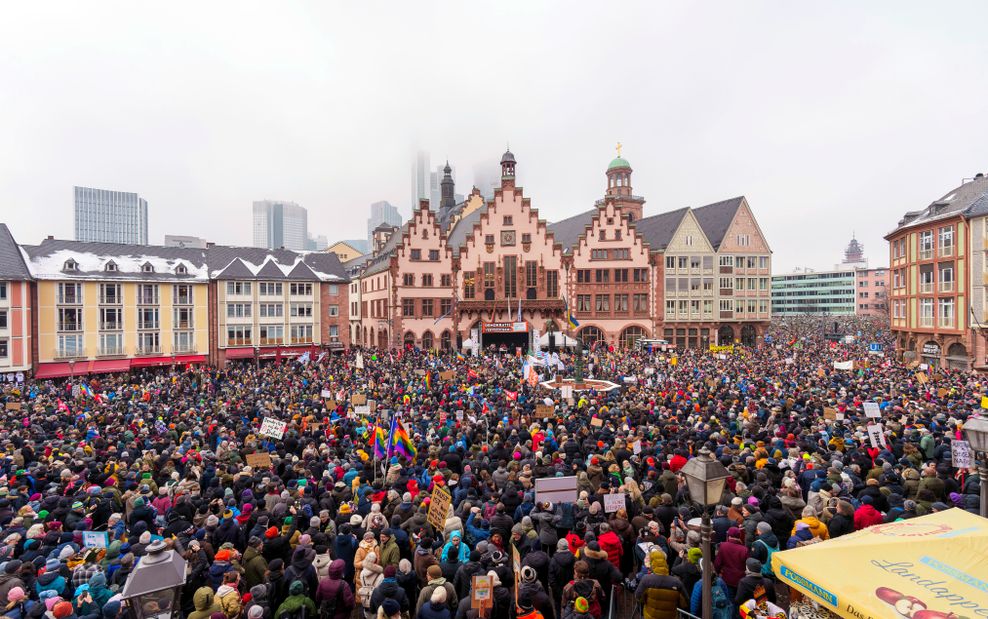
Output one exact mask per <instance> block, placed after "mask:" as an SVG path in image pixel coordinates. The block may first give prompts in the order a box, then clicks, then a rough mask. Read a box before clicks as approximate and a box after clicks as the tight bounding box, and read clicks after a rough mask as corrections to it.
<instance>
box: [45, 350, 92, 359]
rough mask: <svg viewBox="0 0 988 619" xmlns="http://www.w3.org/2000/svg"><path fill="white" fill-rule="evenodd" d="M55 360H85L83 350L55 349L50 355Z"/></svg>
mask: <svg viewBox="0 0 988 619" xmlns="http://www.w3.org/2000/svg"><path fill="white" fill-rule="evenodd" d="M52 357H54V358H55V359H85V358H86V349H85V348H81V347H80V348H56V349H55V351H54V352H53V353H52Z"/></svg>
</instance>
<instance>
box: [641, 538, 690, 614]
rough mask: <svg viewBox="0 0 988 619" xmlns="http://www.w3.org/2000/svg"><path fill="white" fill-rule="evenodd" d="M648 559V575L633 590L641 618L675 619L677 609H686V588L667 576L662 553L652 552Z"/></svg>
mask: <svg viewBox="0 0 988 619" xmlns="http://www.w3.org/2000/svg"><path fill="white" fill-rule="evenodd" d="M648 558H649V573H648V574H646V575H645V577H643V578H642V579H641V581H640V582H639V583H638V588H637V589H636V590H635V598H636V599H637V600H639V601H640V602H641V605H642V616H643V617H644V619H676V617H677V615H678V609H683V610H686V609H687V608H688V602H687V598H686V588H685V587H684V586H683V582H682V581H681V580H679V579H678V578H676V577H675V576H670V575H669V566H668V564H667V563H666V555H665V553H664V552H662V551H661V550H653V551H652V552H651V553H650V554H649V556H648Z"/></svg>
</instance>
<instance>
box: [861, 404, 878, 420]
mask: <svg viewBox="0 0 988 619" xmlns="http://www.w3.org/2000/svg"><path fill="white" fill-rule="evenodd" d="M861 407H862V408H864V414H865V417H869V418H871V419H881V418H882V410H881V409H880V408H879V407H878V402H862V403H861Z"/></svg>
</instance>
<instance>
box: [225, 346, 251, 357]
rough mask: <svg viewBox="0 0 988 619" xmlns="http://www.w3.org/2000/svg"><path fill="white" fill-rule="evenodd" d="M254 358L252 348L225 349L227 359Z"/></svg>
mask: <svg viewBox="0 0 988 619" xmlns="http://www.w3.org/2000/svg"><path fill="white" fill-rule="evenodd" d="M253 356H254V349H253V348H227V349H226V358H227V359H250V358H251V357H253Z"/></svg>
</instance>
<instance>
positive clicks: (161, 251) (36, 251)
mask: <svg viewBox="0 0 988 619" xmlns="http://www.w3.org/2000/svg"><path fill="white" fill-rule="evenodd" d="M21 249H23V250H24V253H25V254H26V255H27V258H28V269H29V270H30V272H31V274H32V275H33V276H34V277H35V278H40V279H62V278H65V277H71V278H80V279H120V280H128V279H129V280H142V281H147V280H174V279H189V280H199V281H206V280H207V278H208V273H207V269H206V250H204V249H197V248H192V247H164V246H161V245H125V244H121V243H88V242H83V241H67V240H62V239H45V240H44V241H42V242H41V244H40V245H22V246H21ZM70 259H71V260H72V261H74V262H75V263H76V265H77V267H76V270H75V271H66V270H64V266H65V263H66V262H67V261H69V260H70ZM111 261H112V262H113V263H114V264H115V265H116V266H117V270H116V271H107V270H106V265H107V263H109V262H111ZM145 264H150V265H151V266H152V267H153V269H154V270H153V272H148V273H146V272H144V271H143V270H142V266H143V265H145ZM179 265H182V266H184V267H185V268H186V270H187V273H186V274H185V275H181V274H178V273H176V272H175V270H176V268H177V267H178V266H179Z"/></svg>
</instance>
